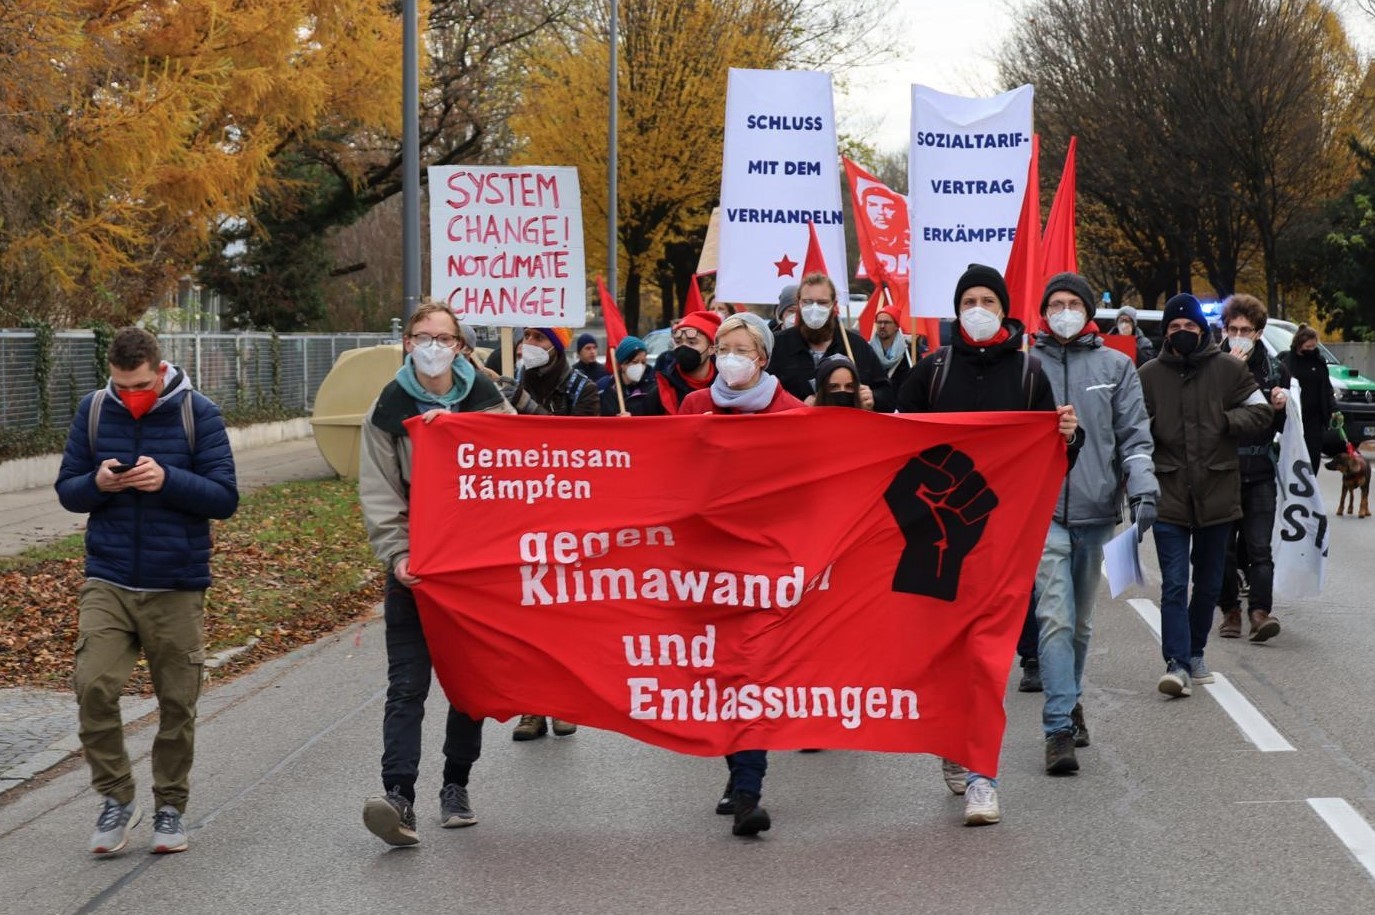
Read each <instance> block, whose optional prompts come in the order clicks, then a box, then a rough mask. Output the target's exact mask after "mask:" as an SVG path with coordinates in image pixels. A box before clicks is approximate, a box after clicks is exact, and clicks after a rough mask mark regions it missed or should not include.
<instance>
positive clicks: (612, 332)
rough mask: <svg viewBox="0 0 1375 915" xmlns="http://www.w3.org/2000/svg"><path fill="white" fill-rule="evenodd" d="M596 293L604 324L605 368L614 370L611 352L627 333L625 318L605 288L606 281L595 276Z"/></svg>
mask: <svg viewBox="0 0 1375 915" xmlns="http://www.w3.org/2000/svg"><path fill="white" fill-rule="evenodd" d="M597 295H598V296H599V297H600V298H601V302H602V323H604V324H605V325H606V370H607V371H608V372H614V371H615V370H616V369H615V363H614V362H612V361H611V356H612V353H614V352H616V344H618V343H620V342H621V341H622V340H624V339H625V338H626V337H627V336H629V334H628V333H627V332H626V329H625V318H623V317H621V310H620V309H619V308H617V307H616V300H615V299H613V298H612V297H611V291H610V290H608V289H607V288H606V281H605V280H603V279H602V278H601V277H597Z"/></svg>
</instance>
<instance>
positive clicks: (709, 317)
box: [678, 311, 721, 343]
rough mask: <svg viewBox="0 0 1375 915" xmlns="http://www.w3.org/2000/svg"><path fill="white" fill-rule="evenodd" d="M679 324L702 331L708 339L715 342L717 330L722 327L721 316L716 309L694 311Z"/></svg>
mask: <svg viewBox="0 0 1375 915" xmlns="http://www.w3.org/2000/svg"><path fill="white" fill-rule="evenodd" d="M678 326H679V327H691V328H692V329H693V330H696V331H700V332H701V333H703V334H705V335H706V338H707V339H708V340H710V341H711V342H712V343H715V342H716V332H717V331H718V330H720V329H721V316H720V315H718V314H717V313H716V312H714V311H694V312H691V313H689V314H688V315H686V316H685V317H684V318H683V320H681V321H679V322H678Z"/></svg>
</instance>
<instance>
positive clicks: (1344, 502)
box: [1327, 454, 1370, 518]
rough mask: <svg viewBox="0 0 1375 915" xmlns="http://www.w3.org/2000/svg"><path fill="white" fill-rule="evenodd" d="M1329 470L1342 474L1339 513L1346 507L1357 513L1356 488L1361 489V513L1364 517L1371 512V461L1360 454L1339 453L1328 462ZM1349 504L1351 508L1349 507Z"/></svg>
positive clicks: (1349, 510) (1338, 501) (1338, 503)
mask: <svg viewBox="0 0 1375 915" xmlns="http://www.w3.org/2000/svg"><path fill="white" fill-rule="evenodd" d="M1327 469H1328V470H1335V471H1337V472H1339V473H1340V474H1341V475H1342V495H1341V498H1339V499H1338V500H1337V514H1338V515H1339V516H1340V515H1341V514H1343V511H1342V510H1343V509H1346V510H1347V511H1348V512H1350V513H1351V514H1353V515H1354V514H1356V490H1358V489H1359V490H1360V491H1361V513H1360V515H1359V517H1361V518H1364V517H1366V516H1367V515H1369V514H1370V462H1369V461H1367V460H1366V459H1365V458H1364V457H1362V456H1361V455H1359V454H1339V455H1337V456H1336V457H1334V458H1333V459H1332V460H1330V461H1328V462H1327ZM1348 505H1349V508H1348Z"/></svg>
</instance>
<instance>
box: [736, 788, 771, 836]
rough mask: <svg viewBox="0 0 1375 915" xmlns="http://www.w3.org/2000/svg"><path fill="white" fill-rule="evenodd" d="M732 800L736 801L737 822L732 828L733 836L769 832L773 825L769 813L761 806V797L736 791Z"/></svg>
mask: <svg viewBox="0 0 1375 915" xmlns="http://www.w3.org/2000/svg"><path fill="white" fill-rule="evenodd" d="M732 798H733V800H734V801H735V822H733V823H732V824H731V827H730V832H731V835H733V836H753V835H758V834H759V833H761V832H768V831H769V827H770V826H772V825H773V823H772V821H770V820H769V812H768V811H767V810H765V809H764V808H763V807H760V806H759V795H757V794H750V793H749V792H748V791H736V792H734V794H733V795H732Z"/></svg>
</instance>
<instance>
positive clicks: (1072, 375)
mask: <svg viewBox="0 0 1375 915" xmlns="http://www.w3.org/2000/svg"><path fill="white" fill-rule="evenodd" d="M1035 349H1036V354H1037V355H1038V356H1040V358H1041V361H1042V368H1043V369H1044V370H1045V373H1046V378H1047V380H1048V381H1049V382H1050V387H1051V390H1052V392H1054V397H1055V402H1056V403H1068V404H1073V405H1074V413H1075V415H1076V416H1077V417H1078V419H1079V428H1080V429H1082V430H1083V431H1084V445H1083V447H1082V448H1081V449H1080V451H1079V459H1078V461H1077V462H1076V463H1075V465H1074V468H1073V469H1072V470H1071V471H1070V473H1069V474H1068V475H1067V476H1066V477H1065V485H1064V487H1063V489H1062V490H1061V492H1060V500H1059V501H1058V502H1057V503H1056V505H1055V521H1056V523H1057V524H1060V525H1062V526H1065V527H1074V526H1076V525H1090V524H1115V523H1117V522H1118V521H1120V520H1122V495H1121V494H1122V491H1123V485H1124V484H1125V488H1126V493H1127V499H1128V501H1135V500H1137V499H1150V500H1151V501H1155V500H1156V499H1158V497H1159V495H1160V486H1159V484H1158V483H1157V482H1156V479H1155V464H1154V462H1153V460H1152V456H1151V455H1152V452H1153V451H1154V450H1155V443H1154V442H1152V441H1151V431H1150V420H1149V417H1147V415H1146V402H1145V398H1144V397H1143V395H1142V393H1141V380H1140V379H1139V378H1138V377H1137V374H1136V367H1135V366H1134V365H1133V364H1132V360H1131V359H1129V358H1128V357H1127V356H1125V355H1123V354H1122V353H1120V352H1118V351H1117V350H1115V349H1112V348H1110V347H1107V346H1105V345H1104V344H1103V338H1102V337H1100V336H1098V334H1097V333H1096V332H1092V331H1091V332H1089V333H1085V334H1082V335H1080V336H1079V337H1077V338H1075V339H1074V340H1071V341H1070V342H1068V343H1061V342H1060V341H1059V340H1058V339H1056V338H1055V337H1054V336H1053V335H1051V334H1048V333H1040V334H1037V335H1036V347H1035Z"/></svg>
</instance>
